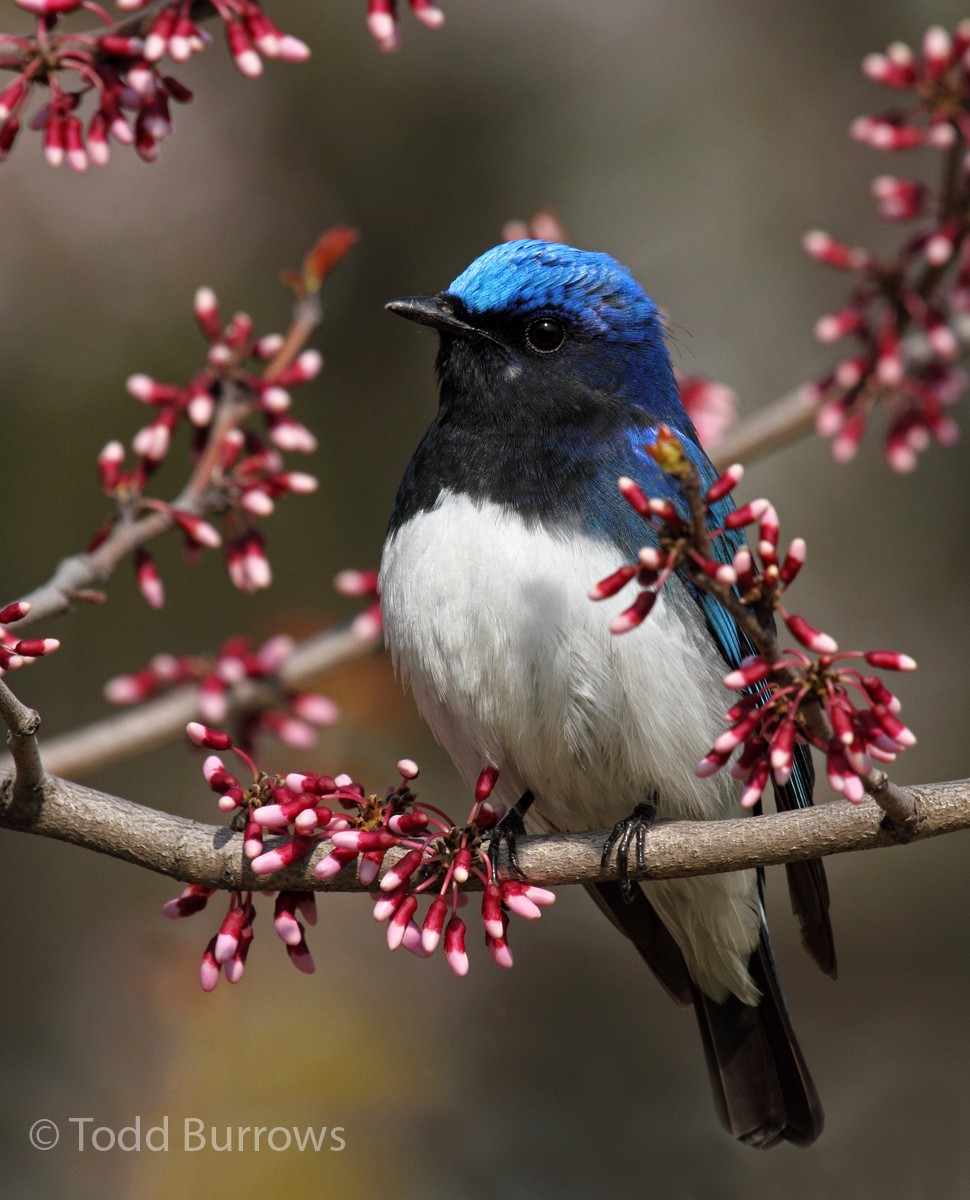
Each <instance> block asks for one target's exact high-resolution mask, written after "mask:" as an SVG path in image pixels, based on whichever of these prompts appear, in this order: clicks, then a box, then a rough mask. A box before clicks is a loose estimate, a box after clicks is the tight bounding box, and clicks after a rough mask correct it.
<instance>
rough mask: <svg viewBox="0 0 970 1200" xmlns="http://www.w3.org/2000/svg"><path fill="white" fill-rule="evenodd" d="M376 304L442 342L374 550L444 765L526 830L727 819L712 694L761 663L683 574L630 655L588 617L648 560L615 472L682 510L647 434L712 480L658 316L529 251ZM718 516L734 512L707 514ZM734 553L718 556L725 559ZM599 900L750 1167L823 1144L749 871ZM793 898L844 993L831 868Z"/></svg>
mask: <svg viewBox="0 0 970 1200" xmlns="http://www.w3.org/2000/svg"><path fill="white" fill-rule="evenodd" d="M386 308H387V309H388V310H389V311H390V312H391V313H394V314H396V315H397V316H400V317H403V318H405V319H407V320H409V321H413V322H417V323H418V324H421V325H425V326H430V327H431V328H432V329H434V330H436V331H437V332H438V335H439V347H438V354H437V359H436V364H435V367H436V374H437V380H438V390H439V403H438V411H437V415H436V416H435V418H434V420H433V421H432V422H431V425H430V427H429V428H428V430H427V432H426V433H425V434H424V437H423V438H422V440H421V441H420V444H419V445H418V447H417V449H416V451H415V452H414V455H413V457H412V458H411V460H410V462H409V464H408V466H407V468H406V471H405V473H404V477H403V479H402V481H401V484H400V488H399V490H398V492H397V497H396V500H395V502H394V506H393V510H392V513H391V517H390V521H389V525H388V530H387V536H386V539H385V542H384V548H383V553H382V558H381V568H380V576H379V588H380V595H381V607H382V612H383V620H384V628H385V638H386V641H387V645H388V647H389V650H390V654H391V658H392V662H393V666H394V669H395V671H396V673H397V675H398V676H399V678H400V679H401V680H402V682H403V683H404V685H405V686H407V687H409V688H410V690H411V693H412V694H413V697H414V700H415V702H416V705H417V708H418V711H419V712H420V714H421V716H422V717H423V718H424V720H425V721H426V723H427V724H428V725H429V726H430V728H431V730H432V732H433V733H434V735H435V737H436V738H437V739H438V741H439V742H440V743H441V744H442V746H443V747H444V749H445V750H446V751H447V752H448V754H449V755H450V756H451V758H452V760H453V761H454V763H455V765H456V767H457V768H458V771H459V772H460V773H461V775H462V776H463V777H464V778H465V779H466V780H467V781H468V782H469V783H473V781H474V780H475V779H476V777H477V776H478V774H479V772H480V771H481V769H482V767H483V765H484V764H486V763H488V764H494V766H496V767H497V768H498V769H499V776H498V784H497V786H496V791H495V793H494V795H493V798H494V799H496V800H500V801H502V802H504V803H505V804H506V805H507V806H508V807H509V808H510V809H511V810H512V811H511V813H510V816H511V815H512V814H514V813H516V812H519V813H523V812H526V811H527V812H528V820H529V822H530V826H531V827H533V828H537V829H540V830H547V831H575V830H586V829H610V828H612V827H613V826H614V825H616V826H617V829H618V830H620V829H623V828H627V829H632V825H629V824H623V823H624V822H627V821H632V820H635V819H637V818H638V817H639V818H642V817H643V814H644V812H649V813H653V814H655V817H656V819H658V820H673V819H676V820H716V819H720V818H725V817H730V816H737V815H738V814H739V809H738V807H737V801H738V794H737V784H736V783H735V781H734V780H732V779H731V778H730V776H729V774H728V772H727V771H720V772H718V773H716V774H715V775H713V776H711V777H709V778H699V777H698V776H697V774H696V773H695V767H696V765H697V763H698V762H699V760H700V759H701V758H702V757H703V756H704V755H705V754H706V753H707V751H708V750H709V749H710V747H711V745H712V744H713V742H714V740H715V738H716V737H717V735H718V733H719V732H721V731H722V730H723V728H724V723H723V714H724V708H725V701H724V699H723V697H724V694H725V693H724V689H723V677H724V675H725V673H726V671H728V670H730V669H732V668H734V667H736V666H737V665H738V663H739V662H740V661H741V659H742V658H743V657H744V656H745V654H747V653H750V652H751V648H750V646H749V645H748V644H746V639H745V637H744V635H743V633H742V632H741V631H740V630H739V629H738V627H737V625H736V623H735V621H734V619H733V618H732V617H731V616H730V615H729V613H728V612H727V610H726V609H725V608H724V607H723V606H722V605H721V604H720V602H719V601H717V599H716V598H715V597H713V596H712V595H710V594H709V593H706V592H698V591H697V590H696V589H695V588H694V587H693V586H692V585H691V584H690V581H689V580H687V579H686V578H683V577H681V576H680V575H678V574H672V575H671V577H670V578H669V579H668V580H667V582H666V584H665V586H664V587H663V589H662V591H661V593H660V595H659V597H658V599H657V601H656V603H655V605H654V607H653V609H652V611H651V613H650V616H649V617H648V619H647V620H646V621H645V622H644V623H643V624H642V625H641V626H640V627H639V628H638V629H637V630H636V631H634V632H630V633H627V634H625V635H624V636H621V637H618V636H615V635H614V634H612V633H611V632H610V631H609V619H610V616H611V615H613V614H615V613H616V612H617V611H619V608H620V607H622V606H623V601H622V598H621V597H617V598H615V599H614V600H613V601H604V602H603V603H602V604H601V605H599V606H596V605H593V604H592V603H591V602H590V600H589V598H588V592H589V588H590V586H591V585H592V584H593V583H595V582H596V581H597V580H600V579H602V578H604V577H605V576H607V575H609V574H610V573H612V572H613V571H614V570H615V569H616V567H617V565H618V564H619V563H621V562H624V561H634V562H635V561H636V556H637V553H638V551H639V549H640V548H641V547H642V546H644V545H648V544H651V539H654V541H653V544H655V535H654V534H653V533H652V531H651V530H650V529H649V528H648V526H647V525H646V523H644V522H643V521H642V520H641V519H640V518H639V517H638V516H637V514H636V513H635V512H634V511H633V509H632V508H631V507H630V505H629V504H627V503H626V502H625V501H624V499H623V497H622V496H621V494H620V492H619V490H618V487H617V479H618V477H621V476H628V477H631V478H633V479H634V480H636V481H637V483H638V484H639V485H640V486H641V487H642V489H643V490H644V491H645V492H646V493H647V494H648V495H652V496H663V497H667V498H669V499H671V500H673V501H674V502H675V504H678V505H679V504H681V503H682V501H681V499H680V496H679V493H678V492H677V491H676V487H677V485H676V483H675V482H674V481H673V480H672V479H671V477H670V476H665V475H664V474H663V472H662V471H661V470H660V469H659V467H658V466H657V464H656V462H655V461H654V459H653V458H651V456H650V454H649V453H648V452H647V449H646V447H648V446H649V445H650V444H651V443H652V442H654V441H655V440H656V437H657V431H658V429H659V428H660V426H661V425H665V426H667V427H668V428H669V429H671V430H673V431H674V433H675V434H676V436H677V437H679V439H680V440H681V442H682V444H683V446H684V448H685V451H686V453H687V455H688V456H689V458H690V459H691V461H692V462H693V463H694V464H695V466H696V467H697V469H698V472H699V474H700V477H701V480H702V482H703V483H704V484H705V485H709V484H710V483H711V482H713V480H714V479H715V478H716V477H717V473H716V471H715V470H714V468H713V466H712V464H711V462H710V460H709V458H708V456H707V454H706V453H705V451H704V450H703V448H702V446H701V443H700V440H699V438H698V435H697V433H696V431H695V429H694V426H693V424H692V422H691V420H690V417H689V416H688V414H687V412H686V411H685V409H684V407H683V405H682V404H681V401H680V398H679V392H678V387H677V383H676V381H675V377H674V374H673V371H672V368H671V363H670V358H669V354H668V351H667V337H666V329H665V323H664V319H663V317H662V314H661V313H660V311H659V310H658V308H657V306H656V304H655V303H654V301H653V300H652V299H651V298H650V297H649V296H648V295H647V294H646V292H645V291H644V290H643V288H642V287H641V286H640V284H639V283H638V282H637V281H636V279H635V278H634V276H633V275H632V274H631V273H630V271H629V270H627V269H626V268H625V267H623V266H622V265H621V264H620V263H619V262H617V261H616V260H615V259H614V258H612V257H611V256H610V255H608V254H604V253H600V252H593V251H586V250H581V249H577V248H575V247H572V246H567V245H563V244H559V243H555V242H546V241H540V240H537V239H532V238H523V239H520V240H516V241H511V242H506V243H503V244H501V245H498V246H495V247H494V248H492V249H491V250H488V251H486V252H485V253H484V254H482V255H480V256H479V257H478V258H476V259H475V261H473V262H472V263H471V265H470V266H469V267H467V268H466V269H465V270H464V271H463V272H462V273H461V274H460V275H458V277H457V278H456V279H455V280H454V281H453V282H452V283H451V284H450V286H449V287H447V288H446V289H445V290H444V291H442V292H438V293H435V294H431V295H420V296H409V297H404V298H401V299H397V300H393V301H391V302H390V303H388V304H387V305H386ZM730 507H733V502H732V501H731V499H730V497H727V498H725V500H723V501H721V502H720V508H719V509H717V510H716V511H715V513H714V515H715V516H717V515H720V516H723V514H724V512H725V511H727V510H728V509H729V508H730ZM742 537H743V534H742V533H740V532H739V533H735V534H731V535H727V536H726V537H725V538H724V539H720V538H719V539H716V541H717V542H718V543H720V542H722V541H723V542H724V545H723V546H721V548H720V550H719V551H718V553H720V554H723V555H725V556H726V557H725V561H730V556H731V555H732V554H733V553H734V550H735V549H736V548H737V545H738V544H740V539H741V538H742ZM604 605H605V606H606V608H607V609H608V610H609V611H607V613H606V614H605V615H604V612H603V607H604ZM611 605H613V606H615V607H613V608H612V609H611ZM812 786H813V774H812V765H811V759H810V756H809V754H808V750H807V748H806V747H800V748H799V750H798V752H797V754H796V761H795V766H794V771H793V774H792V778H791V781H790V783H789V784H788V785H787V786H785V787H781V788H778V787H776V789H775V791H776V802H777V804H778V805H779V807H782V808H795V807H804V806H807V805H809V804H811V798H812ZM506 820H507V821H508V820H509V818H508V817H507V818H506ZM503 824H504V822H503ZM587 890H589V892H590V894H591V895H592V897H593V899H594V900H595V901H596V903H597V905H598V906H599V907H600V908H601V909H602V910H603V911H604V913H605V914H606V915H607V916H608V917H609V919H610V920H611V921H612V923H613V924H614V925H615V926H616V927H617V928H618V929H619V930H620V931H621V932H622V933H624V934H625V935H626V936H627V937H628V938H629V939H630V940H631V941H632V942H633V944H634V946H635V947H636V949H637V950H638V951H639V952H640V954H641V956H642V957H643V958H644V959H645V960H646V962H647V964H648V966H650V968H651V969H652V970H653V972H654V974H655V975H656V976H657V978H658V979H659V980H660V982H661V984H662V985H663V987H664V988H665V989H666V991H667V992H668V993H669V994H670V995H671V996H672V998H673V999H674V1000H675V1001H677V1002H678V1003H680V1004H682V1005H685V1006H693V1009H694V1012H695V1014H696V1018H697V1023H698V1026H699V1029H700V1033H701V1039H702V1044H703V1049H704V1054H705V1058H706V1062H707V1066H708V1070H709V1074H710V1078H711V1082H712V1087H713V1092H714V1102H715V1108H716V1111H717V1113H718V1116H719V1117H720V1120H721V1122H722V1124H723V1125H724V1127H725V1128H726V1129H727V1131H728V1132H729V1133H731V1134H732V1135H733V1136H734V1137H735V1138H737V1139H738V1140H740V1141H741V1142H744V1143H746V1144H748V1145H751V1146H754V1147H758V1148H768V1147H770V1146H773V1145H776V1144H778V1143H781V1142H784V1141H787V1142H791V1143H794V1144H796V1145H800V1146H806V1145H809V1144H811V1143H812V1142H813V1141H814V1140H815V1139H816V1138H817V1137H818V1135H819V1133H820V1132H821V1129H822V1124H823V1114H822V1108H821V1105H820V1102H819V1099H818V1095H817V1092H816V1089H815V1085H814V1083H813V1081H812V1077H811V1075H810V1073H809V1071H808V1068H807V1067H806V1065H805V1061H804V1058H803V1056H802V1053H801V1050H800V1048H799V1046H798V1043H797V1041H796V1039H795V1035H794V1033H793V1031H792V1026H791V1021H790V1018H789V1015H788V1010H787V1006H786V1002H785V999H784V996H783V994H782V991H781V987H780V984H779V982H778V974H777V970H776V966H775V962H774V958H773V955H772V950H771V944H770V941H769V938H768V930H767V925H766V923H765V914H764V904H763V891H764V881H763V878H762V875H761V873H760V872H756V871H754V870H747V871H738V872H731V873H725V874H719V875H708V876H698V877H694V878H687V879H669V880H655V881H647V882H645V883H642V884H638V885H635V886H633V887H631V886H630V885H629V884H628V885H627V887H626V889H624V888H623V887H621V885H620V883H618V882H616V881H609V882H601V883H597V884H593V885H591V886H589V887H588V889H587ZM789 892H790V896H791V900H792V906H793V908H794V910H795V912H796V915H797V916H798V918H799V921H800V924H801V933H802V940H803V943H804V944H805V946H806V948H807V949H808V951H809V953H811V954H812V956H813V957H814V958H815V959H816V961H817V962H818V964H819V966H820V967H821V968H822V969H823V971H825V972H827V973H829V974H831V975H833V976H834V973H835V953H834V949H833V944H832V933H831V925H830V922H829V915H828V907H829V901H828V893H827V889H826V884H825V876H824V873H823V870H822V866H821V863H820V862H818V861H817V860H814V861H811V862H808V863H798V864H792V865H791V866H790V867H789Z"/></svg>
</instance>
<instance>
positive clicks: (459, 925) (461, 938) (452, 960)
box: [422, 916, 468, 975]
mask: <svg viewBox="0 0 970 1200" xmlns="http://www.w3.org/2000/svg"><path fill="white" fill-rule="evenodd" d="M422 940H423V939H422ZM445 959H446V961H447V963H448V966H449V967H451V969H452V971H454V973H455V974H456V975H467V974H468V955H467V954H466V953H465V922H464V921H463V920H462V919H461V917H457V916H455V917H452V918H451V920H450V921H449V922H448V924H447V926H446V927H445Z"/></svg>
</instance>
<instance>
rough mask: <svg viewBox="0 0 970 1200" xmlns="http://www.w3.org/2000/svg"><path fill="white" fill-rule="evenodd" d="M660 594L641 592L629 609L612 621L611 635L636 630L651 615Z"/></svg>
mask: <svg viewBox="0 0 970 1200" xmlns="http://www.w3.org/2000/svg"><path fill="white" fill-rule="evenodd" d="M659 594H660V593H659V592H652V591H642V592H640V594H639V595H638V596H637V598H636V600H634V602H633V603H632V604H631V605H630V607H629V608H627V609H624V610H623V612H621V613H618V614H617V616H615V617H614V618H613V620H612V621H610V626H609V628H610V633H617V634H619V633H629V631H630V630H631V629H636V627H637V626H638V625H641V624H642V623H643V622H644V621H645V620H646V619H647V617H648V616H649V615H650V610H651V609H652V608H653V606H654V604H656V602H657V596H658V595H659Z"/></svg>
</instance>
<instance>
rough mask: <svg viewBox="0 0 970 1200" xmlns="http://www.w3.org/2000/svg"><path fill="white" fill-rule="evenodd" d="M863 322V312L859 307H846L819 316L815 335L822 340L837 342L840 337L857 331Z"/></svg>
mask: <svg viewBox="0 0 970 1200" xmlns="http://www.w3.org/2000/svg"><path fill="white" fill-rule="evenodd" d="M861 324H862V314H861V313H860V312H859V311H858V310H857V309H854V308H846V309H843V310H842V311H841V312H837V313H830V314H829V315H827V316H824V317H819V319H818V320H817V321H816V322H815V336H816V338H818V340H819V341H820V342H837V341H838V340H839V339H840V338H844V337H848V335H849V334H850V333H855V331H856V330H857V329H858V328H859V326H860V325H861Z"/></svg>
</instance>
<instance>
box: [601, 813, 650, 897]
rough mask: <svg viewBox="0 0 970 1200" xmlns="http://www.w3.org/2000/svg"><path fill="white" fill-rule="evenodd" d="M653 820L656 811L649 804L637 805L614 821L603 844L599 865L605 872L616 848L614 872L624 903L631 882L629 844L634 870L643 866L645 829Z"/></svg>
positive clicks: (631, 884) (644, 868) (629, 893)
mask: <svg viewBox="0 0 970 1200" xmlns="http://www.w3.org/2000/svg"><path fill="white" fill-rule="evenodd" d="M656 820H657V810H656V808H655V807H654V805H652V804H638V805H637V806H636V808H635V809H634V810H633V812H632V813H630V815H629V816H628V817H624V818H623V820H622V821H617V823H616V824H615V825H614V826H613V832H612V833H611V834H610V836H609V837H608V838H607V839H606V843H605V845H604V846H603V857H602V860H601V862H602V867H603V870H604V871H605V870H606V869H607V868H608V867H609V865H610V857H611V855H612V854H613V849H614V847H615V848H616V872H617V875H618V876H619V880H620V891H621V892H622V893H623V899H624V900H626V902H627V904H630V903H631V902H632V900H633V881H632V880H631V879H630V846H631V845H635V852H636V858H635V860H634V861H635V865H636V869H637V871H638V872H641V873H642V872H643V871H645V870H646V869H647V861H646V843H647V830H648V829H649V828H650V826H651V825H653V824H655V823H656Z"/></svg>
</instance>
